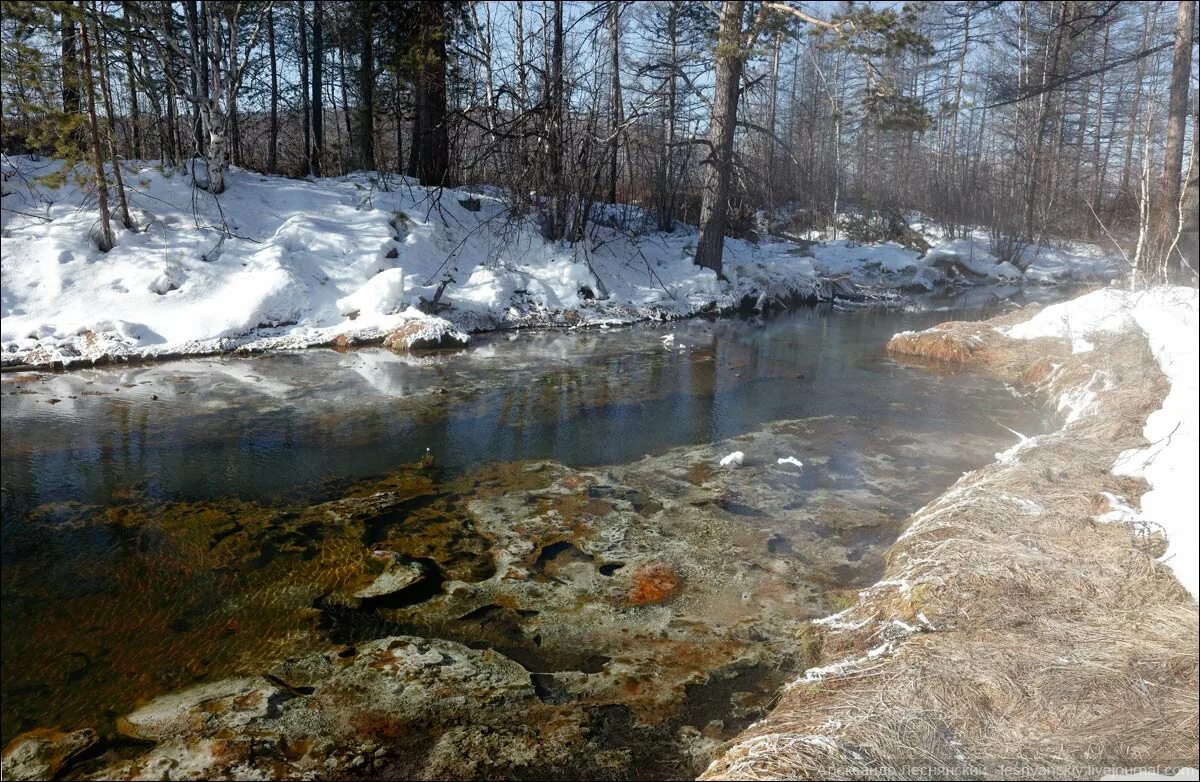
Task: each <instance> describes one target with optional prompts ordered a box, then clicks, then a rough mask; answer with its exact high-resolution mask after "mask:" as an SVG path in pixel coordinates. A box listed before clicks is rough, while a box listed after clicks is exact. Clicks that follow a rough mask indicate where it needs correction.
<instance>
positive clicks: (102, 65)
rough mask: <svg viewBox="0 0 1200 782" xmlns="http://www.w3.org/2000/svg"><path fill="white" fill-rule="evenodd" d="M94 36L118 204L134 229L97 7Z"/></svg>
mask: <svg viewBox="0 0 1200 782" xmlns="http://www.w3.org/2000/svg"><path fill="white" fill-rule="evenodd" d="M92 11H93V16H92V34H93V36H94V37H95V39H96V58H95V60H96V65H97V68H98V70H99V74H98V75H99V77H100V94H101V96H102V97H103V98H104V117H105V124H106V125H107V127H108V154H109V159H110V160H111V161H112V167H113V179H115V180H116V185H117V203H118V205H119V207H120V210H121V225H123V226H125V227H126V228H129V229H132V228H133V218H132V217H130V216H129V202H128V201H126V200H125V180H124V178H123V176H122V175H121V158H120V156H119V155H118V154H117V121H116V118H115V114H114V112H113V99H112V87H111V85H110V84H109V81H108V64H107V63H106V62H105V57H104V49H103V48H102V46H103V45H102V44H101V40H102V39H101V37H100V20H99V18H98V17H99V13H97V12H96V7H95V5H94V4H93V6H92Z"/></svg>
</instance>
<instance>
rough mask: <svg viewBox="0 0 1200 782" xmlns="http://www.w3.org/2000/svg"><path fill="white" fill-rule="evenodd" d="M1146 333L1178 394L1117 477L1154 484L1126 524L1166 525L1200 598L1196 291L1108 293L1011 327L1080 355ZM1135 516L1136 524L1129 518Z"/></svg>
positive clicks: (1171, 562) (1186, 579)
mask: <svg viewBox="0 0 1200 782" xmlns="http://www.w3.org/2000/svg"><path fill="white" fill-rule="evenodd" d="M1130 329H1141V330H1142V331H1143V332H1145V334H1146V338H1147V340H1148V341H1149V343H1150V349H1151V351H1152V352H1153V353H1154V357H1155V359H1157V360H1158V364H1159V366H1160V367H1161V368H1162V371H1163V374H1164V375H1166V377H1167V379H1168V380H1170V382H1171V390H1170V392H1169V393H1168V394H1167V398H1166V399H1165V400H1163V405H1162V407H1161V408H1160V409H1159V410H1156V411H1155V412H1154V413H1152V414H1151V415H1150V417H1149V418H1147V419H1146V426H1145V428H1144V430H1143V434H1144V435H1145V437H1146V440H1147V441H1149V443H1150V445H1149V446H1147V447H1146V448H1143V449H1139V450H1133V451H1126V452H1124V453H1122V454H1121V456H1120V458H1119V459H1118V460H1117V463H1116V464H1114V465H1113V472H1115V473H1117V474H1118V475H1129V476H1136V477H1141V478H1144V479H1145V480H1146V482H1147V483H1148V484H1149V485H1150V489H1149V491H1147V492H1146V493H1145V494H1143V495H1142V500H1141V508H1140V509H1129V510H1130V512H1129V513H1125V514H1120V515H1121V518H1122V520H1143V521H1149V522H1153V523H1155V524H1159V525H1161V526H1162V527H1163V529H1164V531H1165V532H1166V535H1167V540H1168V549H1167V553H1166V554H1165V556H1164V558H1163V561H1164V563H1165V564H1166V565H1167V566H1169V567H1170V568H1171V569H1172V570H1174V571H1175V574H1176V576H1177V577H1178V578H1179V580H1180V582H1181V583H1182V584H1183V585H1184V586H1185V587H1187V589H1188V591H1189V592H1191V593H1192V596H1193V597H1196V596H1200V584H1198V581H1200V535H1198V534H1197V526H1196V518H1197V515H1198V514H1200V502H1198V499H1197V498H1198V489H1197V483H1196V476H1197V475H1198V474H1200V463H1198V455H1200V424H1198V420H1197V419H1198V418H1200V391H1198V387H1200V381H1198V379H1197V378H1198V375H1200V363H1198V362H1200V317H1198V308H1197V292H1196V290H1195V289H1194V288H1183V287H1162V288H1153V289H1150V290H1146V291H1141V292H1130V291H1124V290H1117V289H1115V288H1108V289H1105V290H1099V291H1095V292H1093V293H1089V294H1087V295H1084V296H1080V297H1079V298H1076V299H1072V300H1071V301H1066V302H1063V303H1061V304H1055V305H1052V306H1049V307H1046V308H1045V309H1043V310H1042V311H1041V312H1039V313H1038V314H1037V315H1035V316H1034V317H1033V318H1032V319H1031V320H1028V321H1026V322H1024V323H1019V324H1017V325H1015V326H1012V327H1010V328H1009V329H1008V330H1007V334H1008V336H1010V337H1014V338H1017V339H1034V338H1036V337H1058V338H1061V339H1066V340H1069V341H1070V342H1071V344H1072V349H1073V350H1074V352H1076V353H1082V352H1087V351H1090V350H1092V348H1093V345H1092V342H1091V341H1090V340H1089V339H1088V337H1089V336H1090V335H1095V334H1098V333H1105V332H1109V333H1111V332H1120V331H1128V330H1130ZM1130 515H1133V519H1129V516H1130Z"/></svg>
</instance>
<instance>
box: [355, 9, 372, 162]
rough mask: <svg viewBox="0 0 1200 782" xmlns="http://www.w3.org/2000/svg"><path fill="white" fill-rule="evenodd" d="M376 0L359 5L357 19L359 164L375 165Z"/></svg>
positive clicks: (356, 145)
mask: <svg viewBox="0 0 1200 782" xmlns="http://www.w3.org/2000/svg"><path fill="white" fill-rule="evenodd" d="M374 28H375V3H374V2H364V3H361V4H360V6H359V20H358V42H359V46H358V53H359V58H360V60H359V64H358V140H357V143H356V144H355V147H356V148H357V150H358V167H359V168H361V169H363V170H368V171H369V170H373V169H374V168H375V45H374V32H375V30H374Z"/></svg>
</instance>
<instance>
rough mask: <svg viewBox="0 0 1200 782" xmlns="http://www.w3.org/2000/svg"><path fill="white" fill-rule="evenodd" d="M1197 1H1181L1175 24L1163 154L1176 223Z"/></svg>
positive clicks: (1166, 192)
mask: <svg viewBox="0 0 1200 782" xmlns="http://www.w3.org/2000/svg"><path fill="white" fill-rule="evenodd" d="M1195 13H1196V5H1195V0H1179V15H1178V17H1177V19H1176V23H1175V57H1174V62H1173V64H1172V66H1171V103H1170V108H1169V109H1168V113H1167V147H1166V152H1165V153H1164V155H1163V200H1164V202H1165V209H1166V210H1167V214H1169V215H1171V216H1172V220H1171V221H1170V225H1171V228H1172V229H1174V228H1176V226H1175V225H1174V223H1175V222H1176V218H1175V216H1176V215H1177V213H1178V209H1179V188H1180V175H1181V174H1180V172H1181V169H1182V167H1183V137H1184V135H1185V133H1186V132H1187V115H1188V77H1189V76H1190V74H1191V70H1192V20H1193V19H1194V18H1195Z"/></svg>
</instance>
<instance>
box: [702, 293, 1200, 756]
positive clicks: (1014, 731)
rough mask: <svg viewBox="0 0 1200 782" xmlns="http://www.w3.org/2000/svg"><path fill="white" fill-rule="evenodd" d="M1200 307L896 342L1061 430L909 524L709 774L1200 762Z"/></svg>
mask: <svg viewBox="0 0 1200 782" xmlns="http://www.w3.org/2000/svg"><path fill="white" fill-rule="evenodd" d="M1196 302H1197V299H1196V292H1195V291H1194V290H1191V289H1185V288H1176V289H1158V290H1155V291H1150V292H1147V293H1143V294H1129V293H1121V292H1117V291H1114V290H1105V291H1098V292H1095V293H1092V294H1088V295H1087V296H1084V297H1080V298H1078V299H1076V300H1073V301H1071V302H1066V303H1063V304H1060V305H1053V306H1050V307H1047V308H1045V309H1044V310H1042V311H1041V312H1040V313H1037V314H1036V315H1034V314H1033V313H1031V312H1030V311H1029V310H1022V311H1017V312H1013V313H1008V314H1006V315H1004V316H1001V317H999V318H994V319H992V320H990V321H986V322H983V323H947V324H943V325H942V326H939V327H935V328H933V329H930V330H928V331H923V332H916V333H912V332H910V333H903V334H898V335H896V337H895V338H893V340H892V341H891V343H890V344H889V346H888V347H889V351H890V352H891V353H892V354H893V355H894V356H896V357H897V358H899V359H911V360H914V361H919V362H926V363H928V364H929V366H930V367H931V369H934V370H939V369H941V370H945V369H947V368H949V369H951V370H954V371H957V370H959V369H963V368H965V369H969V370H972V371H983V372H986V373H989V374H991V375H993V376H995V377H996V378H997V379H999V380H1002V381H1003V382H1005V383H1011V384H1013V385H1015V386H1017V387H1019V388H1021V389H1022V390H1023V391H1025V392H1029V393H1034V394H1038V395H1040V396H1042V397H1043V398H1046V399H1048V400H1050V401H1051V403H1052V404H1054V405H1055V406H1056V407H1057V408H1058V410H1059V413H1060V415H1061V416H1062V420H1063V426H1062V427H1061V428H1060V429H1059V430H1058V431H1056V432H1053V433H1051V434H1048V435H1043V436H1039V437H1031V438H1026V437H1021V439H1020V441H1019V442H1018V443H1017V444H1016V445H1014V446H1013V447H1012V448H1010V449H1008V450H1006V451H1004V452H1002V453H999V454H997V460H996V462H995V463H993V464H991V465H989V466H988V467H985V468H983V469H981V470H976V471H974V472H971V473H968V474H966V475H964V476H963V477H962V478H961V479H960V480H959V481H958V482H957V483H956V484H955V485H954V486H952V487H951V488H950V489H949V490H947V491H946V492H945V493H944V494H943V495H941V496H940V497H939V498H938V499H937V500H935V501H934V502H932V503H930V504H928V505H926V506H925V507H923V508H921V509H920V510H919V511H917V512H916V513H914V514H913V515H912V516H911V517H910V518H909V519H908V521H907V522H906V527H905V529H904V532H903V533H902V534H901V536H900V538H899V540H898V541H897V542H896V544H895V545H894V546H893V547H892V549H891V550H890V552H889V554H888V565H887V568H886V570H885V572H884V574H883V576H882V578H881V579H880V580H879V582H878V583H876V584H875V585H874V586H872V587H870V588H868V589H866V590H863V591H862V592H860V593H859V594H858V597H857V600H856V602H855V603H854V604H853V605H852V606H850V607H849V608H847V609H845V610H843V611H841V612H840V613H837V614H834V615H832V616H829V617H826V618H823V619H819V620H816V621H814V622H812V623H811V625H810V628H809V629H808V630H806V633H805V636H804V638H805V640H804V644H805V646H806V647H814V646H815V647H816V648H818V649H819V650H820V651H819V654H818V655H817V657H818V662H817V664H815V665H814V666H812V667H811V668H809V669H808V670H807V671H805V672H804V674H803V675H802V676H801V677H799V678H797V679H796V680H794V681H793V682H792V683H791V684H790V685H788V686H787V687H785V688H784V690H783V693H782V696H781V699H780V702H779V703H778V705H777V706H776V707H775V708H774V710H773V711H772V713H771V715H770V716H769V717H767V718H766V719H765V720H763V721H761V722H759V723H757V724H755V725H754V726H753V727H751V728H750V729H749V730H747V731H746V732H744V733H743V734H742V735H741V736H739V737H738V739H736V740H735V741H733V742H731V743H730V744H728V745H726V746H725V747H724V749H723V751H722V753H721V755H720V756H719V758H718V759H717V760H716V761H714V762H713V764H712V765H711V766H710V767H709V768H708V770H707V771H706V772H705V773H704V775H703V776H702V777H701V778H702V779H785V778H790V779H822V778H841V779H872V778H891V779H905V778H908V779H927V778H954V777H961V776H963V775H964V774H970V775H983V776H996V775H1001V776H1003V777H1005V778H1039V779H1041V778H1079V777H1084V778H1088V777H1091V778H1094V777H1096V776H1099V775H1101V774H1102V773H1105V772H1104V771H1103V769H1105V768H1109V769H1112V768H1131V767H1147V766H1155V767H1158V768H1159V769H1163V768H1171V767H1187V766H1193V767H1194V764H1195V760H1196V756H1197V746H1198V745H1197V740H1198V739H1197V699H1196V693H1197V687H1198V681H1197V670H1198V668H1197V665H1198V663H1197V646H1198V644H1197V602H1196V588H1197V587H1196V557H1197V546H1196V538H1195V535H1196V532H1195V527H1194V519H1195V518H1196V504H1197V500H1196V497H1197V490H1196V484H1195V476H1196V454H1197V443H1196V437H1197V390H1196V389H1197V381H1196V362H1197V314H1196V313H1197V303H1196ZM1189 525H1190V526H1189Z"/></svg>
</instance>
